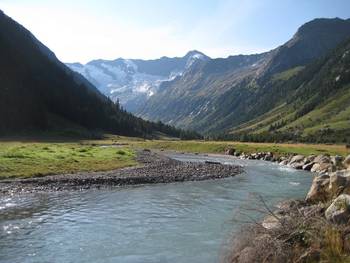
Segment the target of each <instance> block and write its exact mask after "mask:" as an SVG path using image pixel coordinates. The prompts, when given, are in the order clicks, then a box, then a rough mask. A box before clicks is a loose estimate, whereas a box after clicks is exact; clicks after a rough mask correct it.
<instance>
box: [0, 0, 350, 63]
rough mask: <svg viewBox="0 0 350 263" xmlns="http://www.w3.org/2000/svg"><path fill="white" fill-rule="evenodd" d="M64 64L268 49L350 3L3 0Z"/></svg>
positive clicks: (348, 10) (347, 11)
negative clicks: (301, 27)
mask: <svg viewBox="0 0 350 263" xmlns="http://www.w3.org/2000/svg"><path fill="white" fill-rule="evenodd" d="M0 9H2V10H3V11H4V12H5V13H6V14H8V15H9V16H11V17H12V18H14V19H15V20H17V21H18V22H20V23H21V24H23V25H24V26H25V27H27V28H28V29H29V30H30V31H32V33H34V34H35V35H36V37H37V38H38V39H39V40H41V41H42V42H43V43H44V44H45V45H47V46H48V47H49V48H50V49H51V50H53V51H54V52H55V53H56V55H57V56H58V58H59V59H61V60H62V61H64V62H77V61H79V62H84V63H85V62H87V61H89V60H91V59H97V58H105V59H115V58H118V57H124V58H145V59H149V58H158V57H161V56H183V55H184V54H185V53H186V52H187V51H189V50H194V49H197V50H200V51H202V52H204V53H206V54H207V55H209V56H211V57H226V56H228V55H235V54H241V53H243V54H250V53H257V52H262V51H267V50H270V49H272V48H275V47H277V46H278V45H281V44H283V43H284V42H286V41H287V40H288V39H289V38H291V37H292V35H293V34H294V33H295V31H296V30H297V28H298V27H299V26H300V25H302V24H303V23H305V22H307V21H309V20H312V19H314V18H318V17H340V18H350V1H349V0H283V1H282V0H114V1H113V0H74V1H72V0H59V1H51V0H0Z"/></svg>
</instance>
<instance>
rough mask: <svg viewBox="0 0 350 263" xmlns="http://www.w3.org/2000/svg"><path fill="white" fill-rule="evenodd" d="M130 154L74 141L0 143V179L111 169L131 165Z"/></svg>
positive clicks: (132, 158)
mask: <svg viewBox="0 0 350 263" xmlns="http://www.w3.org/2000/svg"><path fill="white" fill-rule="evenodd" d="M134 156H135V154H134V152H133V151H132V150H131V149H130V148H119V147H103V146H101V145H92V144H82V143H78V142H76V143H73V142H70V143H47V142H9V141H7V142H0V178H2V179H3V178H11V177H32V176H44V175H48V174H61V173H74V172H78V171H105V170H113V169H116V168H121V167H126V166H131V165H135V164H136V161H135V159H134Z"/></svg>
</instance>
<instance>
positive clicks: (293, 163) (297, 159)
mask: <svg viewBox="0 0 350 263" xmlns="http://www.w3.org/2000/svg"><path fill="white" fill-rule="evenodd" d="M304 159H305V156H304V155H300V154H299V155H295V156H293V157H292V159H291V160H290V162H289V164H288V165H289V166H290V167H292V168H294V169H302V168H303V166H304V164H305V162H304Z"/></svg>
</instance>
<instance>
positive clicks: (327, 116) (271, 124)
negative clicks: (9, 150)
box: [0, 11, 350, 143]
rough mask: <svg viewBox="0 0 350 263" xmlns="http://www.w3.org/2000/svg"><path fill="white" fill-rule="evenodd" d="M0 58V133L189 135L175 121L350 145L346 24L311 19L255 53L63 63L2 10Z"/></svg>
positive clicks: (236, 134) (223, 132)
mask: <svg viewBox="0 0 350 263" xmlns="http://www.w3.org/2000/svg"><path fill="white" fill-rule="evenodd" d="M0 57H1V60H0V84H1V85H0V134H1V133H2V134H3V133H12V132H13V131H15V132H17V131H28V130H41V131H48V130H60V131H62V130H75V131H76V130H87V131H91V130H101V131H104V132H106V131H107V132H111V133H117V134H125V135H135V136H149V135H151V134H155V133H165V134H168V135H171V136H180V135H182V136H183V137H186V138H188V137H197V134H195V133H191V132H184V131H183V130H178V129H175V128H173V127H171V126H169V125H174V126H177V127H179V128H183V129H194V130H196V131H198V132H200V133H202V134H205V135H206V136H209V137H214V138H225V139H235V140H237V139H239V140H253V141H286V140H293V141H295V140H300V141H323V142H349V143H350V19H347V20H344V19H339V18H335V19H315V20H312V21H310V22H308V23H306V24H304V25H303V26H301V27H300V28H299V29H298V30H297V32H296V34H295V35H294V36H293V37H292V39H291V40H289V41H288V42H287V43H285V44H283V45H281V46H280V47H277V48H276V49H273V50H271V51H269V52H265V53H262V54H253V55H237V56H230V57H228V58H217V59H211V58H209V57H208V56H206V55H204V54H203V53H201V52H199V51H191V52H189V53H187V54H186V55H185V56H184V57H180V58H168V57H162V58H160V59H155V60H137V59H130V60H128V59H122V58H119V59H116V60H111V61H108V60H94V61H91V62H89V63H87V64H86V65H81V64H79V63H73V64H67V65H65V64H63V63H61V62H60V61H59V60H58V59H57V58H56V56H55V55H54V53H53V52H52V51H50V50H49V49H48V48H47V47H45V46H44V45H43V44H42V43H41V42H40V41H38V40H37V39H36V38H35V37H34V36H33V35H32V34H31V33H30V32H29V31H28V30H26V29H25V28H24V27H22V26H21V25H19V24H18V23H16V22H15V21H13V20H12V19H11V18H9V17H8V16H6V15H5V14H4V13H3V12H1V11H0ZM72 69H73V70H72ZM95 86H96V87H95ZM101 92H102V93H103V94H102V93H101ZM105 95H107V96H108V97H109V98H108V97H106V96H105ZM113 101H114V102H117V101H118V102H119V103H120V104H121V105H122V106H123V108H125V109H126V110H128V111H130V112H132V113H134V114H136V115H137V116H139V117H135V116H134V115H132V114H131V113H128V112H126V111H125V110H124V109H122V108H121V107H120V104H119V103H114V102H113ZM140 117H142V118H146V119H148V120H150V121H144V120H143V119H141V118H140ZM159 120H160V121H162V122H165V123H166V124H168V125H164V124H162V123H161V122H158V121H159ZM151 121H157V122H156V123H155V122H151Z"/></svg>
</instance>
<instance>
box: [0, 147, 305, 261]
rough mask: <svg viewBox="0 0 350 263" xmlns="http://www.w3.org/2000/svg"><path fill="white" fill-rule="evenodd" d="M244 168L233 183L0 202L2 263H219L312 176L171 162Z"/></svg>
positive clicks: (257, 166)
mask: <svg viewBox="0 0 350 263" xmlns="http://www.w3.org/2000/svg"><path fill="white" fill-rule="evenodd" d="M172 157H173V158H176V159H179V160H183V161H204V160H213V161H220V162H222V163H227V164H238V165H242V166H244V170H245V173H243V174H241V175H238V176H236V177H233V178H226V179H218V180H209V181H201V182H184V183H171V184H157V185H142V186H130V187H120V188H112V189H108V190H107V189H106V190H86V191H81V192H79V191H72V192H51V193H40V194H39V193H37V194H31V195H22V196H17V197H15V196H14V197H5V198H1V199H0V262H1V263H5V262H6V263H17V262H18V263H26V262H33V263H34V262H35V263H44V262H45V263H56V262H62V263H63V262H64V263H68V262H72V263H73V262H74V263H82V262H94V263H102V262H103V263H107V262H108V263H109V262H113V263H115V262H122V263H148V262H152V263H153V262H159V263H163V262H164V263H166V262H176V263H187V262H192V263H196V262H198V263H199V262H200V263H205V262H219V260H220V257H221V256H222V255H223V254H224V253H225V252H224V251H225V248H226V247H227V246H228V244H229V239H230V238H231V237H232V236H234V235H235V233H237V231H238V230H239V228H240V227H241V225H242V224H243V222H245V221H247V220H251V219H252V218H261V217H262V216H263V215H262V214H260V213H258V212H257V211H256V210H255V209H249V208H252V207H256V206H259V203H258V202H257V196H260V195H261V196H262V197H263V198H264V200H266V202H267V203H269V204H271V205H272V204H276V203H278V202H279V201H282V200H285V199H290V198H303V197H304V196H305V194H306V192H307V190H308V189H309V187H310V184H311V181H312V174H311V173H308V172H304V171H297V170H294V169H291V168H287V167H282V166H279V165H277V164H273V163H270V162H264V161H252V160H249V161H248V160H238V159H234V158H232V157H229V156H227V157H226V156H210V157H208V156H202V155H190V154H178V155H176V154H174V155H173V156H172Z"/></svg>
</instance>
